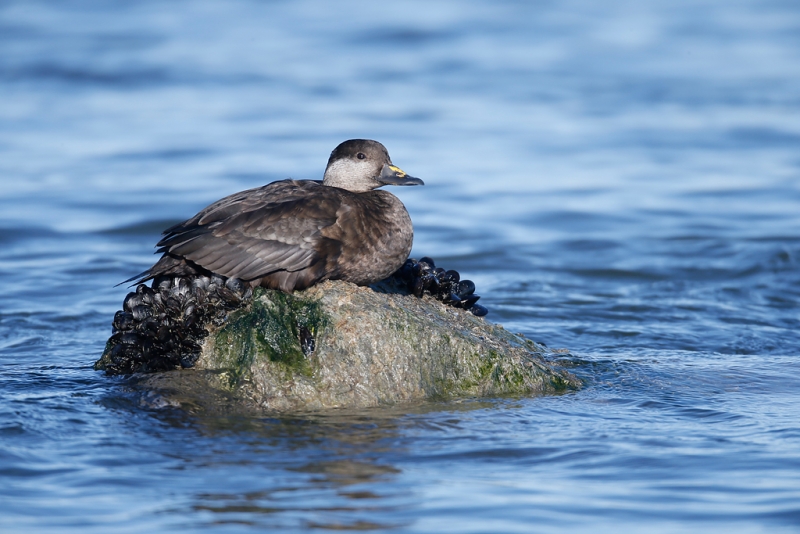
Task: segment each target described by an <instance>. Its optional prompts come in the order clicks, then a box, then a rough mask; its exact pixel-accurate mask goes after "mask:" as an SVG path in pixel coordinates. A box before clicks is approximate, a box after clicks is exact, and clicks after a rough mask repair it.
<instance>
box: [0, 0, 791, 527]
mask: <svg viewBox="0 0 800 534" xmlns="http://www.w3.org/2000/svg"><path fill="white" fill-rule="evenodd" d="M352 137H367V138H374V139H378V140H380V141H381V142H383V143H384V144H385V145H386V146H387V147H388V149H389V151H390V153H391V154H392V158H393V160H394V162H395V163H396V164H397V165H399V166H400V167H402V168H403V169H404V170H406V171H407V172H409V173H410V174H412V175H414V176H419V177H421V178H423V179H424V180H425V182H426V184H427V185H426V186H425V187H424V188H409V189H402V190H399V191H398V190H395V191H394V192H395V193H396V194H398V195H399V196H400V197H401V198H402V200H403V201H404V202H405V204H406V206H407V207H408V210H409V212H410V213H411V216H412V219H413V220H414V223H415V230H416V238H415V250H414V253H413V254H414V255H415V256H416V257H419V256H422V255H430V256H432V257H434V258H436V259H437V262H438V263H439V264H441V265H446V266H447V267H448V268H455V269H458V270H459V271H461V272H462V273H463V274H464V275H465V276H468V277H469V278H472V279H473V280H475V281H476V284H477V286H478V289H479V293H480V294H481V295H483V299H482V300H481V303H483V304H485V305H486V306H488V307H489V308H490V310H491V313H490V315H489V317H488V318H489V319H491V320H492V321H495V322H500V323H502V324H503V325H504V326H505V327H506V328H508V329H510V330H513V331H518V332H523V333H524V334H526V335H527V336H529V337H531V338H532V339H535V340H537V341H543V342H545V343H547V344H548V345H549V346H550V347H564V348H568V349H570V355H569V356H565V363H566V364H567V365H569V366H570V368H571V370H572V371H573V372H575V373H576V374H578V375H580V376H581V377H582V378H584V379H585V380H586V383H587V385H586V387H585V388H584V389H583V390H581V391H578V392H574V393H570V394H566V395H562V396H557V397H547V398H502V399H466V400H461V401H451V402H439V403H426V404H420V405H411V406H408V405H406V406H396V407H386V408H381V409H373V410H364V411H358V412H349V411H334V412H330V413H322V414H303V415H296V416H281V417H265V418H258V419H247V418H244V417H219V416H211V415H207V414H206V415H204V414H191V413H187V412H182V411H180V410H175V409H171V408H168V409H155V408H153V407H152V405H148V404H146V403H145V405H142V404H140V402H139V399H140V397H139V396H138V395H137V393H136V392H135V391H132V390H131V389H130V387H129V386H128V385H127V383H126V381H125V380H124V379H119V378H108V377H106V376H104V375H102V374H100V373H97V372H95V371H93V370H92V368H91V365H92V363H93V362H94V360H95V359H96V358H97V357H98V356H99V354H100V353H101V351H102V349H103V346H104V343H105V340H106V339H107V337H108V335H109V334H110V330H111V326H110V325H111V319H112V317H113V314H114V312H115V311H116V310H117V309H119V306H120V304H121V302H122V299H123V297H124V295H125V293H126V289H125V288H124V287H114V285H115V284H116V283H118V282H120V281H121V280H124V279H126V278H128V277H130V276H132V275H133V274H135V273H137V272H140V271H141V270H143V269H145V268H146V267H148V266H149V265H150V264H151V263H152V262H153V261H154V259H155V257H154V256H152V254H151V253H152V251H153V248H152V247H153V245H154V243H155V242H156V241H157V239H158V235H159V233H160V231H161V230H162V229H164V228H166V227H167V226H169V225H170V224H173V223H175V222H178V221H180V220H182V219H184V218H187V217H189V216H191V215H193V214H194V213H195V212H196V211H197V210H198V209H200V208H202V207H203V206H205V205H206V204H208V203H210V202H212V201H214V200H216V199H218V198H220V197H222V196H224V195H227V194H230V193H233V192H235V191H238V190H241V189H245V188H249V187H255V186H257V185H261V184H263V183H266V182H269V181H272V180H275V179H282V178H286V177H294V178H311V179H318V178H320V176H321V173H322V170H323V168H324V165H325V162H326V160H327V156H328V154H329V153H330V151H331V150H332V149H333V147H334V146H335V145H336V144H338V143H339V142H340V141H342V140H344V139H348V138H352ZM799 304H800V5H798V4H797V2H794V1H789V0H787V1H761V0H742V1H732V2H712V1H707V2H706V1H695V2H682V1H677V2H676V1H669V2H667V1H663V2H633V1H630V2H625V1H616V2H600V3H598V2H592V1H589V0H574V1H566V2H545V1H541V2H502V1H497V0H493V1H488V0H487V1H474V2H456V1H449V2H448V1H443V2H436V3H429V2H415V1H408V2H402V3H400V2H398V3H394V4H391V5H390V4H387V3H379V2H337V3H335V5H334V4H332V3H328V2H322V1H311V0H309V1H295V2H282V1H274V2H257V1H255V0H238V1H226V2H210V1H192V2H189V1H184V2H180V1H177V2H168V3H167V2H160V1H140V2H128V3H122V2H100V1H97V0H72V1H65V2H43V1H34V0H5V1H3V2H0V366H1V369H2V372H0V530H2V531H4V532H76V533H77V532H80V533H90V532H98V533H101V532H102V533H105V532H144V531H160V532H165V531H184V532H186V531H188V532H196V531H218V532H253V531H259V530H264V529H272V530H279V531H287V532H291V531H296V532H305V531H308V530H315V529H321V530H325V529H342V530H371V529H372V530H378V531H381V530H385V531H391V530H393V531H397V532H457V533H467V532H475V533H478V532H481V533H484V532H485V533H488V532H524V533H528V532H564V531H571V532H604V531H605V532H620V531H629V532H648V533H650V532H780V531H785V532H795V531H797V530H800V372H798V361H800V306H799Z"/></svg>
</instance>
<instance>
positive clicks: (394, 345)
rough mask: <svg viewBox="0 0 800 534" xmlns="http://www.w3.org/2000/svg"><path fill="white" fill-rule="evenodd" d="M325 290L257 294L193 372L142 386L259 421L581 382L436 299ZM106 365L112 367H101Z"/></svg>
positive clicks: (215, 335) (538, 391)
mask: <svg viewBox="0 0 800 534" xmlns="http://www.w3.org/2000/svg"><path fill="white" fill-rule="evenodd" d="M394 291H396V288H392V287H388V286H387V285H377V286H373V287H372V288H369V287H359V286H356V285H354V284H350V283H347V282H330V281H328V282H324V283H322V284H319V285H317V286H314V287H312V288H310V289H307V290H305V291H301V292H295V293H294V294H292V295H287V294H285V293H281V292H277V291H271V290H257V291H256V293H255V295H254V298H253V300H252V301H251V302H250V303H249V304H248V305H247V306H245V307H243V308H241V309H239V310H236V311H234V312H232V313H231V314H230V316H229V317H228V319H227V321H226V322H225V323H224V324H223V325H222V326H221V327H218V328H215V329H214V330H212V331H211V334H210V335H209V336H208V338H207V339H206V342H205V344H204V346H203V349H202V354H201V356H200V358H199V360H198V361H197V363H196V364H195V367H194V368H193V369H185V370H180V371H170V372H164V373H158V374H153V375H142V376H140V377H139V381H140V385H142V386H144V387H145V388H148V389H149V390H151V391H157V392H159V394H160V396H159V400H158V403H162V404H163V403H167V404H181V405H185V406H186V405H200V406H202V407H204V408H210V407H211V406H212V405H215V406H217V408H218V407H219V406H220V405H222V404H227V405H238V406H241V407H242V408H247V409H248V410H256V411H259V412H275V411H278V412H284V411H294V410H318V409H327V408H363V407H370V406H378V405H384V404H395V403H402V402H409V401H415V400H424V399H436V398H453V397H464V396H493V395H505V394H530V395H544V394H553V393H558V392H561V391H564V390H566V389H574V388H578V387H579V386H580V382H579V381H578V380H577V379H576V378H575V377H574V376H572V375H571V374H569V373H567V372H566V371H564V370H561V369H558V368H557V367H555V366H553V365H552V364H550V363H548V362H547V361H545V359H544V358H543V356H544V355H545V353H546V351H547V349H546V348H545V347H543V346H542V345H538V344H536V343H534V342H533V341H530V340H527V339H525V338H523V337H521V336H518V335H514V334H512V333H510V332H507V331H506V330H504V329H503V328H502V327H501V326H498V325H493V324H491V323H489V322H488V321H486V320H484V319H481V318H478V317H475V316H473V315H472V314H471V313H469V312H467V311H465V310H460V309H455V308H452V307H448V306H445V305H443V304H442V303H440V302H437V301H436V300H434V299H432V298H430V297H425V298H423V299H419V298H417V297H414V296H411V295H405V294H401V293H397V292H394ZM98 363H99V364H100V367H102V360H101V362H98Z"/></svg>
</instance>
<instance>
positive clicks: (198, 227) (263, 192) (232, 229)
mask: <svg viewBox="0 0 800 534" xmlns="http://www.w3.org/2000/svg"><path fill="white" fill-rule="evenodd" d="M340 205H341V197H340V193H339V191H338V190H336V189H334V188H330V187H326V186H323V185H321V184H320V183H318V182H313V181H294V180H283V181H280V182H273V183H271V184H269V185H266V186H264V187H260V188H257V189H251V190H248V191H242V192H241V193H236V194H235V195H231V196H229V197H226V198H223V199H222V200H219V201H217V202H215V203H214V204H212V205H210V206H208V207H207V208H205V209H203V210H202V211H201V212H200V213H198V214H197V215H195V216H194V217H192V218H191V219H189V220H187V221H185V222H182V223H180V224H178V225H175V226H173V227H172V228H169V229H167V230H166V231H165V232H164V237H163V238H162V239H161V241H159V242H158V247H160V248H159V250H158V251H159V252H164V253H167V254H169V255H171V256H177V257H181V258H185V259H187V260H189V261H191V262H193V263H195V264H197V265H199V266H200V267H203V268H205V269H207V270H209V271H211V272H214V273H216V274H219V275H222V276H226V277H231V278H241V279H243V280H253V279H256V278H259V277H262V276H265V275H267V274H269V273H273V272H276V271H290V272H294V271H300V270H303V269H306V268H308V267H310V266H312V265H314V264H316V263H317V262H319V261H320V260H324V258H322V257H321V255H320V253H319V252H318V251H319V250H321V249H325V251H326V252H325V254H331V251H332V250H331V249H332V247H333V249H334V250H335V249H336V248H337V245H336V244H335V243H328V241H330V240H329V239H327V238H325V237H324V236H322V234H321V230H322V229H323V228H326V227H328V226H331V225H332V224H334V223H335V222H336V213H337V211H338V209H339V206H340ZM152 274H153V275H155V274H158V273H152Z"/></svg>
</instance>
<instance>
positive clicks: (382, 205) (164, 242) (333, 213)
mask: <svg viewBox="0 0 800 534" xmlns="http://www.w3.org/2000/svg"><path fill="white" fill-rule="evenodd" d="M387 185H396V186H414V185H424V182H423V181H422V180H420V179H419V178H415V177H413V176H409V175H408V174H406V173H405V172H404V171H403V170H401V169H400V168H399V167H396V166H395V165H394V164H393V163H392V160H391V158H390V157H389V152H388V151H387V150H386V147H384V146H383V145H382V144H381V143H379V142H378V141H374V140H371V139H350V140H347V141H344V142H343V143H341V144H339V145H338V146H337V147H336V148H335V149H334V150H333V152H331V155H330V157H329V158H328V164H327V166H326V168H325V173H324V175H323V179H322V180H293V179H287V180H279V181H276V182H272V183H270V184H267V185H264V186H261V187H257V188H254V189H248V190H246V191H241V192H239V193H235V194H233V195H230V196H227V197H225V198H222V199H220V200H218V201H216V202H214V203H213V204H211V205H209V206H207V207H206V208H204V209H202V210H200V211H199V212H198V213H197V214H196V215H195V216H193V217H191V218H190V219H187V220H185V221H183V222H181V223H178V224H176V225H174V226H172V227H170V228H167V229H166V230H165V231H164V232H163V234H162V238H161V240H160V241H159V242H158V243H157V244H156V247H157V250H156V253H157V254H158V253H160V254H162V256H161V258H160V259H159V260H158V261H157V262H156V263H155V264H154V265H153V266H152V267H150V268H149V269H147V270H146V271H144V272H142V273H139V274H138V275H136V276H134V277H132V278H129V279H128V280H126V281H125V282H132V281H135V282H134V283H136V284H141V283H144V282H147V281H149V280H151V279H155V280H156V282H157V281H158V279H163V277H192V276H211V275H216V276H220V277H223V278H225V279H229V280H238V281H241V283H243V284H245V285H248V286H249V287H252V288H255V287H258V286H262V287H265V288H269V289H276V290H280V291H283V292H286V293H292V292H293V291H295V290H302V289H305V288H308V287H310V286H313V285H314V284H317V283H319V282H322V281H324V280H344V281H348V282H352V283H354V284H357V285H361V286H365V285H370V284H373V283H375V282H378V281H380V280H383V279H384V278H386V277H388V276H390V275H391V274H392V273H394V272H395V271H397V270H398V269H399V268H400V267H402V266H403V265H404V263H405V261H406V259H407V258H408V256H409V254H410V252H411V247H412V244H413V239H414V230H413V225H412V222H411V217H410V216H409V214H408V211H407V210H406V208H405V206H404V205H403V203H402V202H401V201H400V199H398V198H397V197H396V196H394V195H393V194H392V193H390V192H388V191H385V190H383V189H379V188H381V187H383V186H387ZM125 282H123V283H125ZM154 283H155V282H154Z"/></svg>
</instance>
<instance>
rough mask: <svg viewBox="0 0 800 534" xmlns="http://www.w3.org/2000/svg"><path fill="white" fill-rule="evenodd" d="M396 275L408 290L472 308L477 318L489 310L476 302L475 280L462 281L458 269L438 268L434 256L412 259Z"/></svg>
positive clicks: (450, 304)
mask: <svg viewBox="0 0 800 534" xmlns="http://www.w3.org/2000/svg"><path fill="white" fill-rule="evenodd" d="M393 276H394V278H395V279H397V280H399V281H400V282H401V283H403V284H406V287H407V288H408V291H409V292H411V293H412V294H413V295H415V296H417V297H420V298H422V296H423V295H424V294H426V293H427V294H429V295H431V296H433V297H434V298H435V299H437V300H440V301H442V302H444V303H445V304H447V305H449V306H453V307H454V308H463V309H465V310H469V311H470V312H472V314H473V315H477V316H478V317H483V316H484V315H486V314H487V313H489V310H487V309H486V308H485V307H483V306H481V305H480V304H476V302H478V299H479V298H480V297H479V296H478V295H476V294H475V283H474V282H473V281H472V280H461V275H459V274H458V271H454V270H449V271H446V270H444V269H442V268H441V267H436V264H435V263H434V261H433V260H432V259H431V258H428V257H424V258H421V259H420V260H419V261H417V260H415V259H413V258H409V259H407V260H406V262H405V264H403V266H402V267H400V269H398V271H397V272H396V273H395V274H394V275H393Z"/></svg>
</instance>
